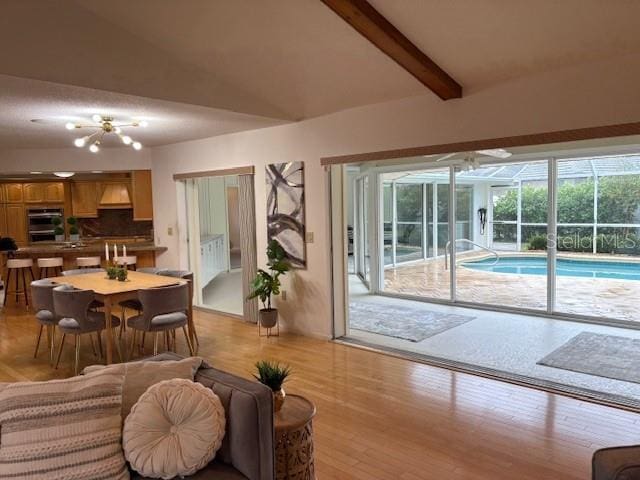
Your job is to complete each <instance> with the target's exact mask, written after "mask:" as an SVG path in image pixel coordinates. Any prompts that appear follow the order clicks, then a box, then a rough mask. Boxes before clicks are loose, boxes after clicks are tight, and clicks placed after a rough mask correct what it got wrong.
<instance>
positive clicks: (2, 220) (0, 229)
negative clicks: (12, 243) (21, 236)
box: [0, 204, 9, 237]
mask: <svg viewBox="0 0 640 480" xmlns="http://www.w3.org/2000/svg"><path fill="white" fill-rule="evenodd" d="M8 236H9V233H8V231H7V206H6V205H2V204H0V237H8Z"/></svg>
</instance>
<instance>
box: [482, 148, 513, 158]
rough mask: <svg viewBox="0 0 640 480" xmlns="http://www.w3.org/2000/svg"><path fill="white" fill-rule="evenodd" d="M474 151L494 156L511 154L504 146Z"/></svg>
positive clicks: (499, 156)
mask: <svg viewBox="0 0 640 480" xmlns="http://www.w3.org/2000/svg"><path fill="white" fill-rule="evenodd" d="M476 153H480V154H482V155H487V156H489V157H495V158H509V157H510V156H511V155H513V154H512V153H511V152H508V151H506V150H505V149H504V148H490V149H487V150H476Z"/></svg>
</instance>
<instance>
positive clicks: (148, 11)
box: [0, 0, 640, 146]
mask: <svg viewBox="0 0 640 480" xmlns="http://www.w3.org/2000/svg"><path fill="white" fill-rule="evenodd" d="M370 3H371V4H372V5H373V6H374V7H375V8H376V9H377V10H378V11H379V12H380V13H382V14H383V15H384V16H385V17H386V18H387V19H388V20H389V21H390V22H391V23H392V24H393V25H395V26H396V27H397V28H398V29H399V30H400V31H401V32H402V33H403V34H404V35H405V36H406V37H408V38H409V39H410V40H411V41H412V42H413V43H414V44H415V45H417V46H418V47H419V48H420V49H421V50H422V51H423V52H425V53H426V54H427V55H428V56H429V57H431V59H433V60H434V61H435V62H436V63H437V64H438V65H439V66H440V67H442V68H443V69H444V70H445V71H446V72H447V73H449V74H450V75H451V76H452V77H453V78H454V79H455V80H456V81H457V82H459V83H460V84H461V85H462V86H463V89H464V95H473V93H474V92H476V91H478V90H481V89H484V88H490V87H492V86H494V85H496V84H499V83H501V82H506V81H509V80H512V79H515V78H518V77H523V76H528V75H532V74H536V73H539V72H544V71H548V70H553V69H557V68H560V67H563V66H566V65H571V64H577V63H586V62H592V61H596V60H599V59H602V58H611V57H614V56H621V55H626V54H630V53H637V52H640V35H638V34H637V18H640V2H634V1H624V0H621V1H616V2H604V1H602V0H563V1H562V2H556V1H552V0H541V1H535V2H532V1H530V0H509V1H504V0H456V1H455V2H453V1H450V2H447V1H441V0H401V1H398V0H370ZM0 45H2V47H0V74H4V75H9V76H14V77H22V78H28V79H34V80H40V81H46V82H52V83H56V84H63V85H71V86H75V87H84V88H91V89H94V92H93V93H92V94H91V95H93V98H94V99H95V102H96V104H100V105H102V104H108V103H110V102H112V101H114V98H113V97H109V96H108V95H107V94H106V93H101V92H110V94H111V95H112V94H125V95H131V96H137V97H142V98H143V99H153V100H156V101H164V102H170V103H166V104H163V107H162V108H165V107H166V108H167V109H168V111H171V109H172V108H176V112H178V111H179V110H180V109H182V110H181V111H182V113H183V114H187V112H188V111H190V109H193V108H195V107H198V108H199V109H201V110H198V114H196V115H195V116H196V117H198V115H200V118H201V120H203V122H204V123H202V124H200V126H202V127H203V128H200V127H197V128H196V127H194V126H193V125H192V126H191V127H189V128H187V126H186V125H185V126H184V127H185V128H184V133H183V134H178V131H176V135H173V136H171V138H170V141H179V140H184V139H189V138H198V137H201V136H210V135H216V134H219V133H225V132H227V131H236V130H238V129H250V128H259V127H260V126H268V125H272V124H274V123H277V122H278V121H295V120H299V119H304V118H310V117H315V116H319V115H323V114H327V113H331V112H335V111H339V110H343V109H347V108H351V107H355V106H360V105H365V104H372V103H379V102H384V101H388V100H393V99H398V98H404V97H410V96H415V95H423V94H431V92H429V90H427V89H426V87H425V86H424V85H422V84H421V83H420V82H418V81H417V80H416V79H415V78H414V77H413V76H411V75H410V74H409V73H407V72H406V71H405V70H403V69H402V68H401V67H400V66H399V65H397V64H396V63H395V62H394V61H393V60H391V59H390V58H389V57H387V56H386V55H385V54H384V53H382V52H381V51H380V50H378V49H377V48H376V47H375V46H374V45H372V44H371V43H370V42H368V41H367V40H366V39H365V38H364V37H362V36H361V35H360V34H359V33H358V32H356V31H355V30H354V29H352V28H351V27H350V26H349V25H348V24H347V23H346V22H344V21H343V20H342V19H341V18H340V17H338V16H337V15H336V14H335V13H334V12H333V11H331V10H330V9H329V8H328V7H327V6H325V5H324V4H323V3H322V2H321V1H320V0H231V1H230V0H135V1H132V0H111V1H109V2H105V1H104V0H56V1H49V0H3V2H2V12H1V15H0ZM594 73H596V72H594ZM0 80H2V79H0ZM2 81H6V82H8V83H10V82H9V80H7V79H6V78H5V79H4V80H2ZM25 85H26V84H25ZM33 85H35V84H33ZM14 86H15V84H14ZM18 87H19V86H17V87H16V88H18ZM40 87H41V88H34V90H33V91H34V100H33V101H32V104H31V106H30V107H31V108H30V110H29V114H28V116H31V117H32V118H39V117H42V116H43V115H45V114H46V115H50V114H51V112H50V111H49V110H47V109H46V108H44V107H43V108H42V112H43V113H42V115H38V114H37V108H38V102H40V104H46V103H47V102H48V101H49V100H48V99H47V95H46V94H43V90H45V91H46V90H48V88H47V87H45V86H42V85H40ZM38 92H40V93H38ZM84 93H85V94H86V93H87V92H84ZM43 95H44V96H43ZM65 95H69V97H70V98H69V99H68V100H69V101H70V102H71V103H73V102H74V99H73V97H74V96H75V95H76V94H75V93H74V91H72V90H69V91H67V93H65ZM91 95H89V96H91ZM80 96H82V95H80ZM17 97H20V98H21V100H20V102H26V103H28V102H29V98H28V97H29V91H28V89H22V91H21V92H18V93H16V92H11V91H8V90H7V89H5V88H2V90H0V146H3V145H2V142H4V139H3V136H2V132H3V131H4V132H5V133H7V132H9V130H8V129H7V125H8V123H9V121H8V119H6V118H5V119H4V122H3V115H4V113H3V110H4V106H5V105H4V103H5V102H7V101H8V99H11V98H13V99H14V100H13V102H14V103H13V104H14V105H16V104H19V103H20V102H17V103H16V101H15V99H16V98H17ZM59 100H60V98H58V101H59ZM121 100H122V101H124V102H125V104H126V103H127V100H126V99H124V97H123V98H121ZM451 101H452V102H464V97H463V98H462V99H459V100H451ZM136 102H139V103H141V104H144V103H145V101H133V102H132V103H136ZM148 102H149V103H148V105H151V104H152V103H153V102H152V101H151V100H148ZM58 104H59V106H60V112H58V113H59V114H60V115H62V110H63V109H65V108H67V105H65V104H64V102H59V103H58ZM141 104H139V105H138V106H135V105H133V106H132V108H131V111H130V112H129V114H130V115H139V113H138V112H136V111H135V110H136V109H140V108H142V106H141ZM179 104H185V105H179ZM157 106H158V105H157V104H156V107H157ZM149 108H151V107H149ZM159 108H160V107H159ZM125 110H126V109H125ZM222 111H227V112H222ZM228 112H235V113H236V114H242V115H243V116H240V117H234V118H233V122H235V123H233V122H232V123H233V125H232V126H231V127H230V128H226V129H225V128H221V122H225V121H227V120H229V118H227V117H225V116H224V114H225V113H228ZM14 113H15V112H14ZM98 113H102V112H98ZM104 113H108V112H104ZM71 114H74V112H71ZM178 116H179V115H178ZM205 118H207V121H204V119H205ZM15 120H16V118H15V115H14V117H12V119H11V122H14V121H15ZM26 120H27V119H26V117H24V118H22V119H21V120H20V121H21V122H24V121H26ZM207 122H209V124H210V125H209V126H206V125H205V124H206V123H207ZM196 123H197V122H196ZM213 124H216V125H217V127H214V126H213ZM20 126H21V127H24V129H27V130H26V132H22V133H23V138H25V139H26V140H25V141H26V142H29V141H30V140H29V138H32V137H29V132H30V131H31V130H29V128H33V127H32V126H28V125H27V124H24V123H20ZM16 128H18V127H14V129H13V130H11V132H9V133H10V134H11V135H13V134H14V133H15V129H16ZM178 130H180V128H178ZM189 131H190V133H189ZM41 134H42V132H41ZM33 138H35V137H33ZM16 143H20V142H16ZM167 143H169V141H167Z"/></svg>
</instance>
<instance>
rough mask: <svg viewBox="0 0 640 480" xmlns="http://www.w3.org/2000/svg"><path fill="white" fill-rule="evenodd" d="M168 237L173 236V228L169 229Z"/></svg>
mask: <svg viewBox="0 0 640 480" xmlns="http://www.w3.org/2000/svg"><path fill="white" fill-rule="evenodd" d="M167 235H169V236H172V235H173V227H167Z"/></svg>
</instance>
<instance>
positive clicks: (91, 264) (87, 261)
mask: <svg viewBox="0 0 640 480" xmlns="http://www.w3.org/2000/svg"><path fill="white" fill-rule="evenodd" d="M101 261H102V259H101V258H100V257H78V258H76V265H77V266H78V268H95V267H100V263H101Z"/></svg>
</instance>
